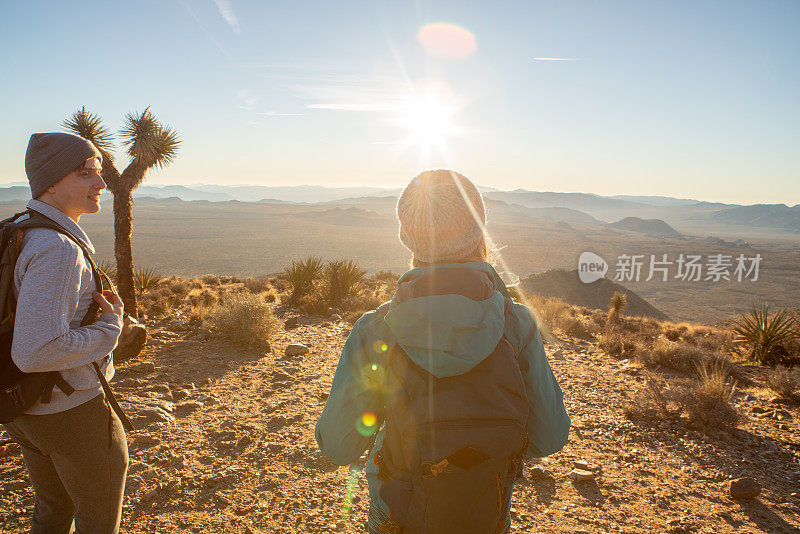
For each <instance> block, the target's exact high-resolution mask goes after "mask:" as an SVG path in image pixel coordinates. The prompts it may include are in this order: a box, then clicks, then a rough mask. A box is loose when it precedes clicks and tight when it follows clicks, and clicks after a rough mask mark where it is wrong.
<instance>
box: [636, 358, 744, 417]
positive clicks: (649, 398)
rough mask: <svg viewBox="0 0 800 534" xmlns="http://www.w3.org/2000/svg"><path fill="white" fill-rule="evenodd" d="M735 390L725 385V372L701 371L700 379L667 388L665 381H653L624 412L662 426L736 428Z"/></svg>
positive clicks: (641, 390) (683, 381) (637, 393)
mask: <svg viewBox="0 0 800 534" xmlns="http://www.w3.org/2000/svg"><path fill="white" fill-rule="evenodd" d="M733 391H734V386H733V385H729V384H728V383H727V381H726V377H725V375H724V372H721V371H719V370H717V369H714V368H713V366H710V367H706V368H705V370H704V371H699V379H698V380H694V379H684V380H681V381H678V382H677V383H674V384H672V385H671V386H668V385H667V384H666V383H665V382H664V381H660V380H655V379H650V380H648V382H647V385H646V386H645V387H644V388H641V389H639V390H638V391H636V392H635V393H634V394H633V395H632V396H631V398H630V399H629V401H628V403H627V404H626V405H624V406H623V412H624V413H625V415H626V416H627V417H628V418H630V419H638V420H644V421H648V422H659V421H663V420H680V418H681V415H684V414H685V415H686V419H684V421H685V422H687V423H689V424H690V425H692V426H695V427H699V428H700V429H721V428H731V427H735V426H736V425H737V424H738V422H739V420H740V416H739V413H738V412H737V411H736V409H735V408H734V407H733V406H732V405H731V403H730V400H731V397H732V396H733Z"/></svg>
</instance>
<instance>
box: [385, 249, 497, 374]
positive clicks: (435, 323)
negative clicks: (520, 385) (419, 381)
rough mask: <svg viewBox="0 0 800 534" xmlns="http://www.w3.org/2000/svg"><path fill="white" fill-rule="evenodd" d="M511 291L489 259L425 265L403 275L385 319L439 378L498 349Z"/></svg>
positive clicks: (417, 360)
mask: <svg viewBox="0 0 800 534" xmlns="http://www.w3.org/2000/svg"><path fill="white" fill-rule="evenodd" d="M506 297H508V291H507V290H506V287H505V285H504V284H503V282H502V280H501V279H500V277H499V276H498V275H497V273H496V272H495V270H494V269H493V268H492V266H491V265H489V264H488V263H484V262H474V263H456V264H446V265H436V266H431V267H420V268H417V269H412V270H410V271H408V272H407V273H406V274H404V275H403V276H402V277H401V278H400V279H399V280H398V284H397V292H396V293H395V296H394V298H393V299H392V301H391V303H390V305H389V311H388V312H387V313H386V317H385V319H384V320H385V322H386V324H387V325H388V326H389V328H390V329H391V331H392V333H393V334H394V335H395V337H396V338H397V343H398V344H399V345H400V347H401V348H402V349H403V350H404V351H405V352H406V354H408V356H409V358H411V360H412V361H413V362H414V363H416V364H417V365H419V366H420V367H422V368H423V369H425V370H426V371H428V372H430V373H431V374H433V375H434V376H436V377H438V378H442V377H446V376H455V375H460V374H464V373H466V372H468V371H469V370H470V369H472V368H473V367H475V366H476V365H478V364H479V363H480V362H481V361H483V360H484V359H485V358H486V357H487V356H489V354H491V353H492V352H493V351H494V349H495V347H496V346H497V343H498V342H499V341H500V338H501V337H502V336H503V332H504V330H505V305H506Z"/></svg>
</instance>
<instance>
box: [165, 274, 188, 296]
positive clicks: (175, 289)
mask: <svg viewBox="0 0 800 534" xmlns="http://www.w3.org/2000/svg"><path fill="white" fill-rule="evenodd" d="M167 287H168V288H169V290H170V291H172V293H173V294H174V295H179V296H181V297H185V296H186V295H188V294H189V291H190V289H191V286H190V285H189V282H187V281H185V280H181V279H179V278H175V279H171V280H169V281H167Z"/></svg>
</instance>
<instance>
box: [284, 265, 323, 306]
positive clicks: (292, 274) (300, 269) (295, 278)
mask: <svg viewBox="0 0 800 534" xmlns="http://www.w3.org/2000/svg"><path fill="white" fill-rule="evenodd" d="M322 268H323V263H322V260H321V259H319V258H314V257H308V258H306V259H305V260H303V261H293V262H292V264H291V265H290V266H289V267H287V268H286V271H285V272H286V276H287V277H288V278H289V282H291V284H292V296H293V297H294V298H298V297H302V296H303V295H306V294H308V293H309V292H310V291H311V290H312V289H313V287H314V281H315V280H316V279H317V278H318V277H319V275H320V273H322Z"/></svg>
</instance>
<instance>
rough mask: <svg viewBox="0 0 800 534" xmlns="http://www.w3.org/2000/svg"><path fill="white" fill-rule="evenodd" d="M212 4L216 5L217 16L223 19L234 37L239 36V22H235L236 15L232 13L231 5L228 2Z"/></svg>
mask: <svg viewBox="0 0 800 534" xmlns="http://www.w3.org/2000/svg"><path fill="white" fill-rule="evenodd" d="M214 4H216V6H217V9H218V10H219V14H220V15H222V18H223V19H225V22H227V23H228V26H230V27H231V29H232V30H233V32H234V33H235V34H236V35H239V34H240V33H241V31H240V30H239V21H238V20H236V14H235V13H234V12H233V8H232V7H231V3H230V2H228V0H214Z"/></svg>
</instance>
